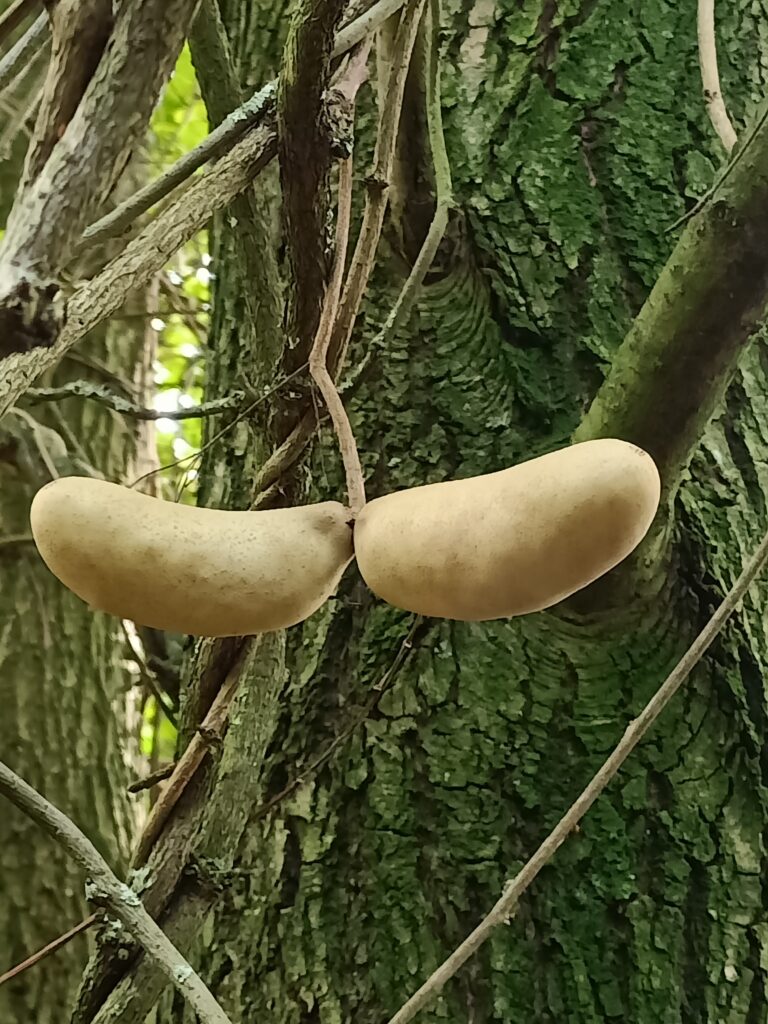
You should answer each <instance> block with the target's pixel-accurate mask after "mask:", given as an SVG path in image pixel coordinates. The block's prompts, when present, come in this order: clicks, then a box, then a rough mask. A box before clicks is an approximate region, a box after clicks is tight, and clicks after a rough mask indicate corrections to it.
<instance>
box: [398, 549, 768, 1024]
mask: <svg viewBox="0 0 768 1024" xmlns="http://www.w3.org/2000/svg"><path fill="white" fill-rule="evenodd" d="M766 561H768V533H766V534H765V536H764V537H763V539H762V540H761V541H760V544H759V545H758V547H757V549H756V551H755V553H754V554H753V555H752V557H751V558H750V560H749V561H748V562H747V564H746V566H745V567H744V568H743V570H742V571H741V573H740V575H739V577H738V579H737V580H736V582H735V583H734V584H733V586H732V587H731V589H730V590H729V591H728V593H727V594H726V596H725V598H724V599H723V601H722V602H721V604H720V605H719V607H718V608H717V609H716V610H715V612H714V614H713V615H712V617H711V618H710V619H709V621H708V622H707V624H706V625H705V626H704V628H703V629H702V631H701V632H700V633H699V635H698V636H697V637H696V639H695V640H694V641H693V643H692V644H691V646H690V647H689V648H688V650H687V651H686V652H685V654H684V655H683V656H682V658H681V659H680V661H679V662H678V663H677V665H675V667H674V668H673V669H672V671H671V672H670V674H669V675H668V676H667V678H666V679H665V680H664V682H663V683H662V684H661V686H660V687H659V689H658V690H657V691H656V693H655V694H654V695H653V697H652V698H651V699H650V700H649V701H648V703H647V704H646V705H645V707H644V708H643V710H642V711H641V712H640V714H639V715H638V716H637V718H635V719H634V721H632V722H630V724H629V725H628V726H627V728H626V730H625V731H624V735H623V736H622V738H621V740H620V741H619V743H618V744H617V746H616V747H615V749H614V750H613V752H612V753H611V755H610V756H609V757H608V758H607V760H606V761H605V762H604V764H603V765H602V767H601V768H600V769H599V770H598V772H597V773H596V774H595V776H594V777H593V778H592V780H591V781H590V783H589V785H588V786H587V787H586V789H585V790H584V791H583V792H582V793H581V795H580V796H579V797H578V798H577V799H576V800H575V801H574V803H573V804H572V805H571V807H570V808H569V809H568V811H566V813H565V814H564V815H563V817H562V818H561V819H560V821H559V822H558V823H557V825H556V826H555V827H554V829H553V830H552V831H551V832H550V834H549V835H548V836H547V838H546V839H545V840H544V842H543V843H542V844H541V846H539V848H538V850H537V851H536V852H535V853H534V854H533V856H532V857H531V858H530V859H529V860H528V861H527V863H526V864H525V865H524V866H523V867H522V869H521V870H520V871H519V872H518V874H517V875H516V876H515V877H514V878H513V879H512V880H511V881H510V882H508V883H507V885H506V886H505V888H504V892H503V894H502V896H501V897H500V899H499V900H498V901H497V902H496V904H495V905H494V907H493V909H492V910H491V911H490V913H489V914H488V915H487V916H486V917H484V918H483V920H482V921H481V922H480V924H479V925H478V926H477V928H475V930H474V931H473V932H471V933H470V934H469V935H468V936H467V938H466V939H465V940H464V941H463V942H462V943H461V945H460V946H459V947H458V948H457V949H455V950H454V952H453V953H451V955H450V956H449V957H448V959H447V960H445V961H444V962H443V963H442V964H441V965H440V967H438V969H437V970H436V971H435V972H434V973H433V974H432V975H431V976H430V977H429V978H428V979H427V981H425V982H424V984H423V985H422V986H421V988H420V989H418V991H417V992H415V993H414V994H413V995H412V996H411V998H410V999H409V1000H408V1002H407V1003H405V1005H404V1006H402V1007H401V1009H400V1010H398V1012H397V1013H396V1014H395V1015H394V1017H392V1019H391V1020H390V1021H389V1024H406V1022H407V1021H410V1020H412V1019H413V1018H414V1017H415V1016H416V1014H417V1013H418V1012H419V1010H421V1009H423V1008H424V1007H425V1006H426V1005H427V1003H429V1002H430V1001H431V1000H432V999H434V997H435V996H436V995H437V994H438V993H439V992H440V991H441V990H442V989H443V987H444V986H445V984H446V982H448V981H449V980H450V979H451V978H452V977H453V976H454V975H455V974H456V972H457V971H458V970H459V969H460V968H461V967H462V966H463V965H464V964H465V963H466V962H467V960H469V958H470V957H471V956H472V955H473V954H474V953H476V952H477V950H478V949H479V948H480V947H481V946H482V945H483V943H484V942H485V941H486V939H488V938H489V936H490V935H491V933H492V932H493V931H494V929H496V928H498V927H499V925H502V924H505V923H507V922H508V921H509V920H510V918H511V917H512V916H514V914H515V911H516V910H517V905H518V903H519V901H520V897H521V896H522V894H523V893H524V892H525V890H526V889H527V888H528V887H529V886H530V885H531V883H532V882H533V881H534V879H535V878H536V876H537V875H538V874H539V872H540V871H541V869H542V868H543V867H544V866H545V865H546V864H548V863H549V861H550V860H551V859H552V858H553V857H554V855H555V854H556V853H557V851H558V850H559V848H560V847H561V846H562V845H563V843H564V842H565V840H566V839H567V838H568V836H569V835H570V834H571V833H572V832H574V831H575V830H576V828H577V826H578V824H579V822H580V821H581V819H582V818H583V817H584V815H585V814H586V813H587V811H588V810H589V809H590V807H591V806H592V804H593V803H594V802H595V800H597V798H598V797H599V796H600V794H601V793H602V792H603V790H604V789H605V788H606V786H607V785H608V783H609V782H610V781H611V780H612V779H613V778H614V776H615V775H616V774H617V773H618V771H619V769H620V768H621V767H622V765H623V764H624V762H625V761H626V760H627V758H628V757H629V755H630V754H631V753H632V751H633V750H634V749H635V747H636V746H637V745H638V743H639V742H640V741H641V740H642V739H643V737H644V736H645V734H646V733H647V732H648V730H649V729H650V728H651V726H652V725H653V724H654V722H655V721H656V719H657V718H658V717H659V715H660V714H661V713H662V711H663V710H664V709H665V708H666V706H667V705H668V704H669V702H670V701H671V700H672V698H673V697H674V696H675V694H676V693H677V691H678V690H679V689H680V687H681V686H682V684H683V683H684V682H685V681H686V679H687V678H688V676H689V675H690V674H691V672H692V671H693V669H694V668H695V667H696V665H697V664H698V663H699V661H700V660H701V658H702V657H703V656H704V654H705V653H706V652H707V650H708V649H709V647H710V646H711V644H712V642H713V641H714V640H715V638H716V637H717V635H718V634H719V633H720V630H721V629H722V628H723V626H724V625H725V624H726V622H727V621H728V619H729V618H730V617H731V615H732V614H733V612H734V611H735V610H736V608H737V607H738V605H739V602H740V601H741V600H742V598H743V597H744V595H745V594H746V593H747V590H748V589H749V587H750V585H751V584H752V582H753V581H754V579H755V578H756V576H757V575H758V573H760V572H761V570H762V569H763V567H764V566H765V563H766Z"/></svg>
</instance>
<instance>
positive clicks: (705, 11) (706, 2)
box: [697, 0, 736, 153]
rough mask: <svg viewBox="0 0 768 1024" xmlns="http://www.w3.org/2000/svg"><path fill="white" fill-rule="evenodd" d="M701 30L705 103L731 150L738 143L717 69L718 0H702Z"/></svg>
mask: <svg viewBox="0 0 768 1024" xmlns="http://www.w3.org/2000/svg"><path fill="white" fill-rule="evenodd" d="M697 29H698V37H699V64H700V65H701V85H702V88H703V89H704V102H705V103H706V106H707V113H708V114H709V119H710V121H711V122H712V127H713V128H714V129H715V131H716V132H717V134H718V135H719V137H720V141H721V142H722V144H723V145H724V146H725V148H726V150H727V152H728V153H730V152H731V150H732V149H733V147H734V146H735V145H736V132H735V130H734V127H733V125H732V124H731V119H730V117H728V111H727V110H726V109H725V101H724V100H723V94H722V93H721V92H720V73H719V71H718V70H717V41H716V38H715V0H699V6H698V18H697Z"/></svg>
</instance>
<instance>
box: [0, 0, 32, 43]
mask: <svg viewBox="0 0 768 1024" xmlns="http://www.w3.org/2000/svg"><path fill="white" fill-rule="evenodd" d="M39 6H40V0H15V3H12V4H11V6H10V7H9V8H8V10H7V11H5V13H4V14H3V15H2V16H0V44H2V43H4V42H5V40H6V39H7V38H8V36H9V35H10V34H11V32H15V31H16V29H17V28H18V27H19V25H20V24H21V23H22V21H24V19H25V18H26V17H27V16H28V15H30V14H32V12H33V11H35V10H36V9H37V8H38V7H39Z"/></svg>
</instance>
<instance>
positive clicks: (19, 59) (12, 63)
mask: <svg viewBox="0 0 768 1024" xmlns="http://www.w3.org/2000/svg"><path fill="white" fill-rule="evenodd" d="M49 35H50V26H49V24H48V15H47V14H46V13H45V12H43V13H42V14H41V15H40V16H39V17H38V18H37V19H36V20H35V21H34V22H33V23H32V25H30V27H29V28H28V29H27V31H26V32H25V33H24V35H23V36H22V37H21V39H19V40H17V41H16V42H15V43H14V45H13V46H12V47H11V49H10V50H9V51H8V53H6V55H5V56H4V57H3V58H2V59H1V60H0V93H1V92H3V90H4V89H6V88H7V87H8V85H10V83H11V82H12V81H13V80H14V78H15V77H16V75H18V74H19V72H20V71H21V70H22V69H23V68H24V67H26V65H27V64H29V62H30V61H33V60H34V59H35V56H36V55H37V53H38V52H39V51H40V50H41V49H42V47H43V46H45V44H46V43H47V42H48V37H49Z"/></svg>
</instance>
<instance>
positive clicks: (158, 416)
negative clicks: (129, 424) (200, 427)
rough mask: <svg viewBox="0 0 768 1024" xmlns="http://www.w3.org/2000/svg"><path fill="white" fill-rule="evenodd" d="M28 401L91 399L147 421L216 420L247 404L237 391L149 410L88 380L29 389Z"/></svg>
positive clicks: (102, 385)
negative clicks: (185, 403)
mask: <svg viewBox="0 0 768 1024" xmlns="http://www.w3.org/2000/svg"><path fill="white" fill-rule="evenodd" d="M26 397H27V398H28V399H29V401H31V402H60V401H61V400H62V399H65V398H89V399H93V401H95V402H99V403H100V404H101V405H106V406H107V407H108V408H110V409H113V410H114V411H115V412H119V413H120V414H121V415H123V416H131V417H133V418H134V419H137V420H146V421H153V420H162V419H167V420H190V419H201V418H202V417H204V416H216V415H218V414H219V413H221V412H226V411H227V410H228V409H239V408H241V407H242V405H243V403H244V400H245V395H244V393H243V392H242V391H236V392H235V393H234V394H232V395H229V396H228V397H227V398H217V399H214V400H213V401H210V402H203V403H202V404H200V405H193V406H190V407H189V408H186V409H185V408H181V409H146V408H144V407H143V406H141V405H138V404H137V403H136V402H131V401H129V400H128V399H127V398H123V397H122V396H121V395H117V394H115V392H114V391H110V390H109V388H108V387H106V386H105V385H104V384H95V383H94V382H93V381H89V380H73V381H69V382H68V383H67V384H62V385H61V387H58V388H30V389H29V390H28V391H27V393H26Z"/></svg>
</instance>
